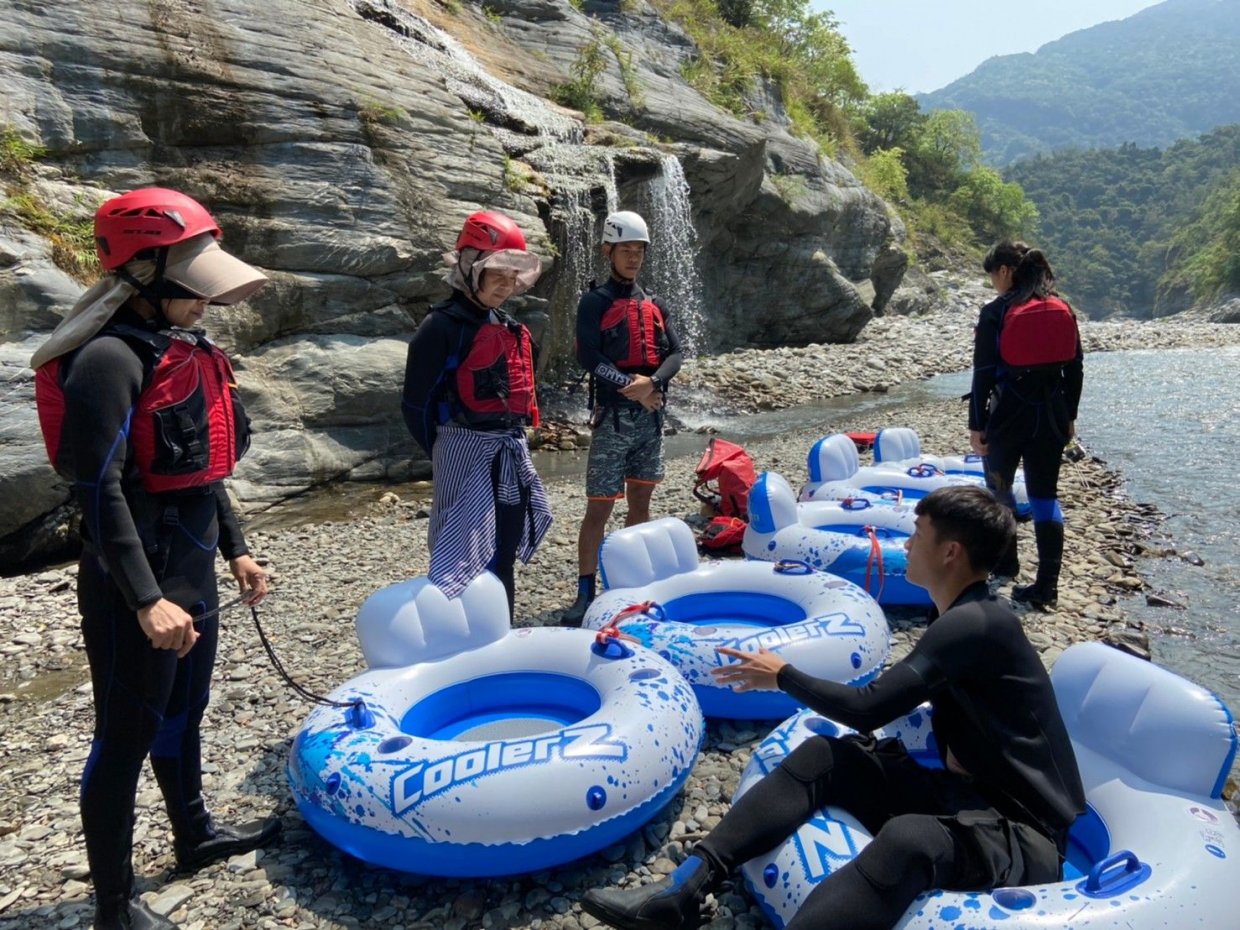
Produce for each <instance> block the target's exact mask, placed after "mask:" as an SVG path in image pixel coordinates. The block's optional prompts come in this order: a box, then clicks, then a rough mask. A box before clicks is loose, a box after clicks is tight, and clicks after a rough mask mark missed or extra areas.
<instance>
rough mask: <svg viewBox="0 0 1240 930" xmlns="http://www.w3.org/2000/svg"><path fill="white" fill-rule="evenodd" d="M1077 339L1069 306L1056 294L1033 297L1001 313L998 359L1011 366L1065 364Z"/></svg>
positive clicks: (1041, 366)
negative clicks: (1055, 295) (1054, 295)
mask: <svg viewBox="0 0 1240 930" xmlns="http://www.w3.org/2000/svg"><path fill="white" fill-rule="evenodd" d="M1078 340H1079V335H1078V332H1077V326H1076V317H1075V316H1073V315H1072V308H1071V307H1069V306H1068V305H1067V304H1066V303H1064V302H1063V301H1062V300H1060V299H1059V298H1058V297H1033V298H1031V299H1029V300H1026V301H1025V302H1024V303H1022V304H1016V305H1014V306H1011V307H1008V309H1007V312H1006V313H1005V314H1004V315H1003V325H1002V328H1001V329H1000V330H999V360H1000V361H1001V362H1003V364H1004V365H1005V366H1007V367H1008V368H1011V369H1029V368H1049V367H1052V366H1057V365H1066V364H1068V363H1069V362H1071V361H1073V360H1074V359H1075V358H1076V347H1077V342H1078Z"/></svg>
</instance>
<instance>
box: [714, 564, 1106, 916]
mask: <svg viewBox="0 0 1240 930" xmlns="http://www.w3.org/2000/svg"><path fill="white" fill-rule="evenodd" d="M779 686H780V688H781V689H782V690H784V691H786V692H787V693H788V694H790V695H792V696H793V697H795V698H796V699H798V700H800V701H802V702H804V703H805V704H807V705H808V706H809V707H811V708H812V709H814V710H815V711H818V712H819V713H822V714H824V715H826V716H828V717H830V718H831V719H833V720H837V721H839V722H841V723H844V724H846V725H848V726H851V727H854V728H856V729H857V730H859V731H862V732H865V731H869V730H871V729H873V728H875V727H878V726H880V725H882V724H885V723H888V722H890V721H891V720H893V719H895V718H897V717H899V716H901V715H903V714H906V713H908V712H909V711H911V710H913V709H914V708H915V707H917V706H918V705H919V704H920V703H922V702H923V701H926V700H929V701H930V702H931V704H932V705H933V707H934V712H933V715H932V718H931V720H932V724H933V730H934V736H935V740H936V743H937V748H938V751H939V754H940V756H941V758H942V759H943V761H944V764H945V766H946V765H947V760H948V758H949V753H950V758H951V759H952V760H953V762H954V763H957V764H958V766H959V767H962V768H963V769H964V770H965V771H967V772H969V773H970V774H969V775H962V774H957V773H956V772H953V771H949V770H948V769H947V768H944V769H935V770H931V769H927V768H924V767H922V766H919V765H918V764H917V763H916V762H914V761H913V760H912V758H911V757H910V756H909V755H908V753H907V752H905V750H904V747H903V745H902V744H901V743H899V742H898V741H896V740H892V739H884V740H878V741H875V740H874V739H873V738H872V737H868V736H865V737H844V738H835V737H822V736H816V737H811V738H810V739H809V740H807V741H806V742H805V743H803V744H802V745H801V746H799V747H798V748H797V749H796V750H794V751H793V752H792V753H791V754H790V755H789V756H788V757H787V758H786V759H785V760H784V762H783V763H782V764H781V765H780V767H779V768H777V769H776V770H775V771H774V772H772V773H771V774H770V775H768V776H767V777H766V778H764V779H762V781H760V782H759V783H758V784H757V785H755V786H754V787H753V788H752V789H750V790H749V791H748V792H746V794H745V795H744V796H743V797H742V798H741V799H740V801H738V802H737V804H736V805H735V806H734V807H733V808H732V809H731V810H730V811H729V812H728V814H727V815H726V816H725V817H724V819H723V820H722V821H721V822H720V824H719V826H718V827H716V828H715V829H714V830H713V831H711V833H710V835H709V836H708V837H707V838H706V839H705V840H703V841H702V842H701V843H699V844H698V846H697V848H696V849H695V853H696V854H698V855H701V856H702V857H703V858H704V859H706V860H707V861H708V862H710V863H711V865H712V867H713V868H714V869H715V874H716V875H723V874H727V873H728V872H729V871H730V870H731V869H732V868H734V867H736V866H738V865H740V864H741V863H743V862H746V861H748V860H749V859H752V858H754V857H755V856H759V855H762V854H763V853H766V852H768V851H770V850H771V849H774V848H775V847H776V846H778V845H779V844H780V843H781V842H783V841H784V840H785V839H786V838H787V837H788V836H790V835H791V834H792V833H793V832H794V831H795V830H796V829H797V828H798V827H800V826H801V824H803V823H805V822H806V821H807V820H808V819H809V818H810V817H811V815H812V814H813V813H814V812H815V811H816V810H818V809H819V808H821V807H823V806H825V805H827V804H831V805H837V806H839V807H842V808H844V809H846V810H848V811H849V812H850V813H852V814H853V815H854V816H855V817H857V819H858V820H859V821H860V822H861V823H862V824H863V825H864V826H865V827H866V829H867V830H869V831H870V832H871V833H872V834H873V835H874V837H875V838H874V841H873V842H872V843H870V844H869V845H868V846H867V847H866V848H865V849H864V850H863V851H862V852H861V853H860V854H859V855H858V856H857V858H856V859H854V860H853V861H852V862H850V863H849V864H848V865H846V866H844V867H843V868H841V869H839V870H837V871H835V872H833V873H832V874H831V875H830V876H829V877H828V878H827V879H826V880H824V881H823V882H822V883H821V884H820V885H819V886H818V887H817V888H815V889H814V891H813V892H812V893H811V894H810V896H809V897H808V898H807V899H806V901H805V903H804V904H803V905H802V907H801V909H800V910H799V911H798V912H797V914H796V916H795V918H794V919H793V921H792V922H791V923H789V924H788V930H811V928H812V930H835V928H840V930H844V928H847V930H857V928H876V930H877V928H888V927H891V926H893V925H894V924H895V923H896V921H898V920H899V919H900V916H901V915H902V914H903V913H904V912H905V910H906V909H907V908H908V906H909V904H910V903H911V902H912V901H913V899H914V898H915V897H916V896H917V895H918V894H920V893H921V892H923V891H926V890H928V889H931V888H944V889H948V890H967V889H972V890H980V889H988V888H995V887H999V886H1003V885H1021V884H1036V883H1041V882H1051V881H1057V880H1059V877H1060V869H1061V862H1062V856H1063V853H1064V850H1065V847H1066V841H1067V830H1068V828H1069V826H1071V824H1072V822H1073V820H1075V818H1076V817H1077V816H1078V815H1079V814H1080V813H1081V812H1083V811H1084V809H1085V796H1084V791H1083V789H1082V787H1081V780H1080V775H1079V773H1078V771H1077V766H1076V758H1075V755H1074V754H1073V751H1072V745H1071V742H1070V741H1069V739H1068V735H1067V731H1066V729H1065V727H1064V724H1063V720H1062V718H1061V717H1060V714H1059V709H1058V706H1057V704H1056V702H1055V695H1054V692H1053V691H1052V689H1051V684H1050V679H1049V678H1048V676H1047V674H1046V671H1045V669H1044V668H1043V667H1042V662H1041V659H1040V658H1039V657H1038V654H1037V652H1036V651H1035V650H1034V649H1033V647H1032V646H1031V645H1030V644H1029V641H1028V640H1027V639H1026V638H1025V634H1024V632H1023V631H1022V629H1021V626H1020V621H1019V620H1018V619H1017V618H1016V616H1015V615H1014V614H1013V613H1012V611H1011V610H1010V609H1008V608H1007V607H1006V606H1005V605H1004V604H1002V603H1000V602H999V601H998V600H996V599H995V598H994V597H992V596H990V594H989V591H988V589H987V586H986V585H985V583H981V582H979V583H977V584H974V585H972V586H970V587H969V588H967V589H965V591H964V592H962V593H961V595H960V597H959V598H957V600H956V602H955V603H954V604H953V605H952V606H951V608H949V609H948V610H947V611H946V612H945V613H944V614H943V615H942V616H941V617H939V618H938V619H937V620H935V621H933V622H932V623H931V625H930V627H929V628H928V629H927V630H926V632H925V634H924V635H923V636H922V638H921V640H920V641H919V642H918V643H917V645H916V646H915V647H914V649H913V651H912V652H911V653H910V654H909V655H908V657H907V658H905V659H904V660H902V661H900V662H898V663H896V664H895V665H894V666H892V668H890V669H889V670H888V671H886V672H884V673H883V674H882V675H880V676H879V677H878V678H877V679H876V680H875V681H874V682H872V683H871V684H869V685H867V686H865V687H863V688H853V687H850V686H848V685H842V684H837V683H835V682H828V681H821V680H819V679H816V678H811V677H810V676H808V675H806V674H804V673H803V672H800V671H798V670H797V669H795V668H793V667H792V666H785V667H784V669H782V670H781V672H780V675H779Z"/></svg>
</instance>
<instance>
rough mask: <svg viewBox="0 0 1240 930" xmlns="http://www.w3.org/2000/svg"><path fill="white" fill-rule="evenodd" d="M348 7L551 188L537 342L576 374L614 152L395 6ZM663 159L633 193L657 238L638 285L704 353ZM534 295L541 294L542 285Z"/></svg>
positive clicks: (688, 239)
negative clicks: (590, 141)
mask: <svg viewBox="0 0 1240 930" xmlns="http://www.w3.org/2000/svg"><path fill="white" fill-rule="evenodd" d="M348 3H349V6H350V7H351V8H352V9H353V10H354V11H355V12H356V13H357V14H358V15H359V16H361V17H362V18H363V19H365V20H368V21H370V22H372V23H374V24H376V25H377V26H379V27H381V28H383V29H384V30H385V31H386V33H387V35H388V36H389V38H390V39H391V40H392V41H393V42H394V43H396V44H397V46H398V47H400V48H401V49H402V51H404V52H405V53H406V54H407V55H409V56H410V57H411V58H412V59H414V60H415V61H417V62H419V63H421V64H423V65H424V66H425V67H427V68H428V69H430V70H432V71H434V72H436V73H438V74H441V75H443V77H444V81H445V85H446V87H447V88H448V90H449V91H451V92H452V93H453V94H454V95H456V96H457V97H459V98H460V99H461V101H462V102H463V103H464V104H465V105H466V106H467V107H469V108H470V110H471V111H474V112H480V113H482V114H484V119H483V122H484V124H485V125H486V127H487V129H488V130H489V131H490V132H491V133H492V134H493V135H494V136H495V137H496V138H497V139H498V140H499V142H500V145H501V146H502V147H503V149H504V151H505V152H506V153H507V154H508V155H509V156H512V157H519V158H521V159H523V160H524V161H526V162H528V163H529V164H530V165H531V166H532V167H533V168H534V169H535V170H536V171H537V172H538V173H539V175H541V177H542V179H543V180H544V181H545V182H546V184H547V186H548V187H549V188H550V191H551V195H550V198H549V199H550V206H551V214H550V217H549V218H548V219H547V221H546V222H547V226H548V232H549V233H550V236H551V240H552V242H553V243H555V244H557V245H559V247H560V254H559V255H558V256H557V257H556V260H555V268H554V274H555V277H554V282H555V283H554V291H553V292H552V293H550V295H549V303H550V307H549V310H550V313H549V317H550V319H549V325H548V330H547V332H546V333H545V334H544V335H543V338H542V359H543V367H544V368H545V367H546V366H547V364H548V363H551V364H552V365H558V364H560V363H562V362H568V363H569V364H568V367H569V368H570V369H571V368H573V367H574V366H573V364H572V361H571V360H572V345H573V337H574V334H575V330H576V319H577V302H578V300H579V299H580V297H581V295H582V293H584V291H585V289H586V285H587V284H588V283H589V281H591V280H600V281H601V280H603V279H604V278H605V277H606V276H607V270H606V265H605V263H604V262H603V260H602V256H601V250H600V245H601V233H602V221H603V217H604V216H605V215H606V214H608V213H612V212H615V211H616V210H618V209H620V208H621V204H620V196H619V192H618V190H617V180H616V164H615V162H616V154H615V153H616V150H615V149H612V148H608V147H605V146H597V145H585V144H583V138H584V132H583V129H582V126H581V124H580V123H579V122H578V121H577V120H575V119H572V118H571V117H567V116H565V115H563V114H562V113H561V112H559V111H557V110H556V109H554V108H552V107H551V106H549V105H548V104H547V103H546V102H545V101H543V100H542V99H541V98H539V97H536V96H535V95H533V94H530V93H527V92H526V91H523V90H520V89H518V88H516V87H513V86H511V85H509V84H507V83H505V82H504V81H502V80H500V79H498V78H496V77H493V76H492V75H491V74H489V73H488V72H487V71H486V70H485V69H484V68H483V67H482V66H480V65H479V64H478V62H477V61H475V59H474V58H473V56H472V55H471V54H470V53H469V52H468V51H467V50H466V49H465V48H464V47H463V46H462V45H461V44H460V43H458V42H457V41H456V40H455V39H454V38H452V36H450V35H448V34H447V33H446V32H444V31H443V30H441V29H439V28H438V27H436V26H435V25H433V24H432V23H430V22H428V21H427V20H426V19H424V18H422V17H420V16H417V15H416V14H414V13H411V12H409V11H408V10H406V9H405V8H404V7H403V6H402V5H401V4H399V3H397V2H394V0H348ZM649 155H650V152H649V150H644V151H643V152H642V156H641V159H642V160H643V161H646V160H647V159H649V160H650V161H653V159H650V158H649ZM659 161H660V171H659V174H658V175H657V176H656V177H655V178H654V179H653V180H652V181H651V182H650V183H648V184H645V185H642V187H641V189H640V191H639V192H636V196H635V199H636V200H637V201H638V205H637V206H636V209H637V210H638V211H639V212H641V213H642V215H643V216H645V217H646V219H647V221H648V222H649V223H650V227H651V235H652V238H653V242H652V243H651V249H650V251H649V253H648V257H647V261H646V266H645V268H644V269H643V271H642V280H643V281H645V282H648V283H649V289H650V291H651V293H653V294H655V295H656V296H658V297H660V298H663V299H665V300H666V302H667V305H668V307H669V309H670V310H671V311H672V313H673V314H674V317H673V319H674V324H675V326H676V331H677V333H678V335H679V336H680V341H681V343H682V345H683V347H684V350H685V352H686V353H687V354H696V352H698V351H700V350H701V349H702V348H704V333H705V329H704V325H703V318H702V299H701V291H702V281H701V276H700V275H699V273H698V269H697V232H696V230H695V229H694V227H693V222H692V219H691V216H690V210H689V184H688V182H687V181H686V180H685V173H684V169H683V168H682V167H681V164H680V162H679V160H678V159H677V158H676V157H675V156H674V155H662V156H660V157H659ZM536 199H537V198H536ZM546 270H547V271H552V269H546ZM547 280H548V281H550V280H551V278H550V277H548V278H547ZM537 293H546V291H545V289H544V288H539V290H538V291H537Z"/></svg>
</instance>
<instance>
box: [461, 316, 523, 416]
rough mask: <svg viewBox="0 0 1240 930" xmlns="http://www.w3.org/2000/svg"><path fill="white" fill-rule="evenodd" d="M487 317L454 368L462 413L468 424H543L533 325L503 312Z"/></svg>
mask: <svg viewBox="0 0 1240 930" xmlns="http://www.w3.org/2000/svg"><path fill="white" fill-rule="evenodd" d="M497 315H499V317H500V322H498V323H483V324H482V325H481V326H479V327H478V330H477V332H475V333H474V338H473V341H472V342H471V343H470V346H469V350H468V351H467V352H466V353H465V357H464V358H462V359H461V361H460V363H459V364H458V365H457V368H456V371H455V372H454V374H453V380H452V387H453V393H454V394H455V396H456V405H455V406H456V409H455V411H454V413H455V415H456V418H457V419H458V420H459V421H460V422H461V423H463V424H464V425H466V426H472V427H476V428H483V429H486V428H493V427H496V426H505V427H510V426H526V425H529V426H538V424H539V415H538V398H537V396H536V393H535V389H534V347H533V340H532V338H531V337H530V331H529V330H528V329H527V328H526V327H525V326H524V325H523V324H521V323H518V322H517V321H516V320H513V319H511V318H510V317H508V316H506V315H503V314H499V313H498V311H497Z"/></svg>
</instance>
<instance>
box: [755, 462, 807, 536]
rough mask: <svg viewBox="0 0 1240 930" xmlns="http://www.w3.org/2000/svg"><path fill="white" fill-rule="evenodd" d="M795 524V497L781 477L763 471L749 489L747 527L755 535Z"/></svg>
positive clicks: (772, 531) (774, 473)
mask: <svg viewBox="0 0 1240 930" xmlns="http://www.w3.org/2000/svg"><path fill="white" fill-rule="evenodd" d="M796 522H797V496H796V494H794V493H793V491H792V485H790V484H789V483H788V481H787V479H786V478H784V476H783V475H780V474H777V473H776V472H773V471H764V472H763V473H762V474H761V475H759V476H758V480H757V481H755V482H754V483H753V487H752V488H750V489H749V525H750V526H751V527H753V530H754V532H755V533H774V532H775V531H776V530H780V529H783V528H784V527H785V526H792V525H793V524H794V523H796Z"/></svg>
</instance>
